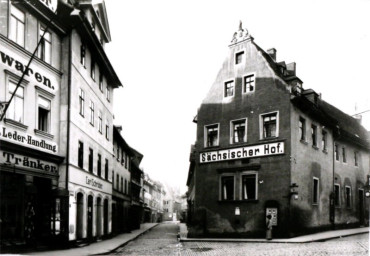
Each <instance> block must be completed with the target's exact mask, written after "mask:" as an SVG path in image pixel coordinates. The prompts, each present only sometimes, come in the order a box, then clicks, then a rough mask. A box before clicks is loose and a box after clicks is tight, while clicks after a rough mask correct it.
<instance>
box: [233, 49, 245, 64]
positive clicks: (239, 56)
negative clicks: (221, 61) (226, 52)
mask: <svg viewBox="0 0 370 256" xmlns="http://www.w3.org/2000/svg"><path fill="white" fill-rule="evenodd" d="M243 56H244V51H242V52H238V53H236V54H235V64H240V63H242V62H243Z"/></svg>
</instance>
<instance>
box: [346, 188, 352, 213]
mask: <svg viewBox="0 0 370 256" xmlns="http://www.w3.org/2000/svg"><path fill="white" fill-rule="evenodd" d="M351 190H352V189H351V187H350V186H346V207H347V208H351V205H352V204H351V197H352V192H351Z"/></svg>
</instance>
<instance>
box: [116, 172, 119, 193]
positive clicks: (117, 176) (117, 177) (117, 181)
mask: <svg viewBox="0 0 370 256" xmlns="http://www.w3.org/2000/svg"><path fill="white" fill-rule="evenodd" d="M116 183H117V185H116V189H117V190H119V175H118V174H117V175H116Z"/></svg>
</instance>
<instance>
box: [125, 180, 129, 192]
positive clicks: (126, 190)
mask: <svg viewBox="0 0 370 256" xmlns="http://www.w3.org/2000/svg"><path fill="white" fill-rule="evenodd" d="M125 194H128V189H127V180H126V179H125Z"/></svg>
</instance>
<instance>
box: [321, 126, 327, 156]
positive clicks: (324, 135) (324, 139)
mask: <svg viewBox="0 0 370 256" xmlns="http://www.w3.org/2000/svg"><path fill="white" fill-rule="evenodd" d="M321 136H322V137H321V147H322V150H323V151H325V152H326V151H327V132H326V131H322V134H321Z"/></svg>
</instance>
